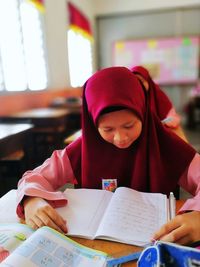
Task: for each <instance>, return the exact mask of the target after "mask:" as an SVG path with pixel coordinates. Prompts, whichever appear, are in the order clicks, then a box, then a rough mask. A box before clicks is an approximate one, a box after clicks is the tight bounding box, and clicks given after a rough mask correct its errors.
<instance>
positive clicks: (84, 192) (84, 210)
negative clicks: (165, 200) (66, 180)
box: [56, 189, 113, 239]
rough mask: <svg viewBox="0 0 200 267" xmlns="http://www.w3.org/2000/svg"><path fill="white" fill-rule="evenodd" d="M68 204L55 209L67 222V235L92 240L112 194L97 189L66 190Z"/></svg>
mask: <svg viewBox="0 0 200 267" xmlns="http://www.w3.org/2000/svg"><path fill="white" fill-rule="evenodd" d="M65 195H66V198H67V200H68V204H67V206H65V207H62V208H58V209H56V210H57V211H58V212H59V214H60V215H61V216H62V217H63V218H65V219H66V220H67V228H68V235H73V236H79V237H87V238H89V239H93V238H94V236H95V233H96V231H97V228H98V225H99V222H100V220H101V218H102V217H103V213H104V210H105V209H106V208H107V206H108V203H109V201H110V198H111V197H112V195H113V193H112V192H109V191H105V190H97V189H66V190H65Z"/></svg>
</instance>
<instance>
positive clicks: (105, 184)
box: [102, 179, 117, 192]
mask: <svg viewBox="0 0 200 267" xmlns="http://www.w3.org/2000/svg"><path fill="white" fill-rule="evenodd" d="M116 188H117V179H102V189H103V190H108V191H111V192H114V191H115V190H116Z"/></svg>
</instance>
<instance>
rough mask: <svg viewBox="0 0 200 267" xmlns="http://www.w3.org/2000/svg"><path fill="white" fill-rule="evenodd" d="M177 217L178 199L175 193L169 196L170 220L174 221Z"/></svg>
mask: <svg viewBox="0 0 200 267" xmlns="http://www.w3.org/2000/svg"><path fill="white" fill-rule="evenodd" d="M175 215H176V199H175V197H174V194H173V192H170V195H169V219H170V220H172V219H173V218H174V217H175Z"/></svg>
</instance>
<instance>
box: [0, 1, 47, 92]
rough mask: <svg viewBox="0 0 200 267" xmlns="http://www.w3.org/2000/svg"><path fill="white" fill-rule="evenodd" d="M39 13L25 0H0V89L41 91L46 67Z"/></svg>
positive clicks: (45, 77) (44, 85)
mask: <svg viewBox="0 0 200 267" xmlns="http://www.w3.org/2000/svg"><path fill="white" fill-rule="evenodd" d="M41 24H42V15H41V13H40V12H39V11H38V10H37V9H36V8H35V7H34V6H33V5H32V4H30V3H28V2H27V1H26V0H6V1H0V90H1V91H2V90H6V91H24V90H26V89H30V90H42V89H45V88H46V87H47V66H46V60H45V54H44V36H43V32H42V25H41Z"/></svg>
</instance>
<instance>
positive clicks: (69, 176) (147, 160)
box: [17, 67, 200, 244]
mask: <svg viewBox="0 0 200 267" xmlns="http://www.w3.org/2000/svg"><path fill="white" fill-rule="evenodd" d="M148 103H149V100H148V95H147V93H146V91H145V89H143V87H142V86H141V85H140V83H139V81H138V79H137V78H136V77H135V75H133V74H132V72H131V71H130V70H128V69H127V68H124V67H111V68H107V69H104V70H101V71H99V72H97V73H96V74H94V75H93V76H92V77H91V78H90V79H89V80H88V81H87V82H86V84H85V86H84V92H83V110H82V137H80V138H79V139H77V140H76V141H75V142H73V143H71V144H70V145H69V146H68V147H66V148H65V149H63V150H60V151H55V152H54V153H53V154H52V156H51V158H49V159H47V160H46V161H45V162H44V163H43V165H42V166H40V167H38V168H36V169H34V170H33V171H28V172H26V173H25V174H24V176H23V178H22V179H21V180H20V181H19V187H18V206H17V214H18V216H19V217H23V216H24V217H25V220H26V223H27V224H29V225H30V226H32V227H33V228H38V227H41V226H43V225H48V226H50V227H53V228H55V229H57V230H59V231H63V232H67V228H66V222H65V221H64V220H63V218H61V217H60V215H58V213H57V212H56V210H55V209H54V208H55V207H59V206H63V205H65V204H67V199H66V198H65V195H64V194H62V193H61V192H59V191H57V190H58V188H59V187H60V186H62V185H64V184H65V183H67V182H71V183H72V182H73V183H78V184H79V186H82V187H84V188H102V180H103V179H105V180H106V179H112V181H114V182H115V186H126V187H130V188H133V189H136V190H139V191H145V192H161V193H165V194H167V195H169V193H170V191H173V190H175V188H176V186H177V184H179V185H181V186H182V187H183V188H184V189H186V190H187V191H189V192H190V193H191V194H193V195H194V197H193V198H192V199H189V200H187V201H186V202H185V204H184V206H183V208H182V210H181V211H180V214H179V215H177V216H176V217H175V218H174V219H173V220H171V221H169V222H168V223H167V224H166V225H164V226H163V227H162V228H161V229H158V231H157V232H156V233H155V235H154V236H153V238H156V239H162V240H165V241H171V242H177V243H180V244H187V243H190V242H193V241H195V240H198V239H200V227H199V225H200V191H199V185H200V183H199V181H200V169H199V168H200V167H199V166H200V156H199V155H198V154H197V153H196V152H195V150H194V149H193V148H192V147H191V146H189V145H188V144H187V143H185V142H184V141H183V140H182V139H180V138H179V137H178V136H176V135H175V134H174V133H172V132H171V131H170V130H168V129H167V128H165V127H164V126H163V125H162V123H161V122H160V118H159V117H158V116H157V114H156V113H154V112H153V111H152V110H151V109H150V108H149V105H148ZM69 205H70V203H69Z"/></svg>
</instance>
